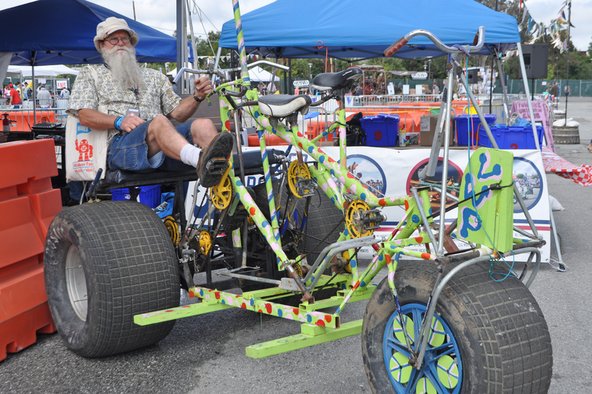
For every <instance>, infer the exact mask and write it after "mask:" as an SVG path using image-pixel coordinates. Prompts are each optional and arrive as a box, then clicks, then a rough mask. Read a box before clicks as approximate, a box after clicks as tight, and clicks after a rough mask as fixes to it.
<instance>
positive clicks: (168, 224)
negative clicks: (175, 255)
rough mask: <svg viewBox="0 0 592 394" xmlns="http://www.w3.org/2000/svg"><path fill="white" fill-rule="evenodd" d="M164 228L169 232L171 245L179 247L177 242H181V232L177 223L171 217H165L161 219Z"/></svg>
mask: <svg viewBox="0 0 592 394" xmlns="http://www.w3.org/2000/svg"><path fill="white" fill-rule="evenodd" d="M163 222H164V227H165V228H166V229H167V231H168V232H169V236H170V237H171V241H172V242H173V245H175V246H179V242H181V230H180V228H179V223H177V221H176V220H175V218H174V217H172V216H170V215H169V216H167V217H165V218H164V219H163Z"/></svg>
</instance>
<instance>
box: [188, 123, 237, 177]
mask: <svg viewBox="0 0 592 394" xmlns="http://www.w3.org/2000/svg"><path fill="white" fill-rule="evenodd" d="M233 145H234V138H233V137H232V134H230V133H228V132H222V133H220V134H218V135H217V136H216V137H215V138H214V139H213V140H212V142H210V144H209V145H208V146H207V148H205V149H204V150H203V151H201V153H200V155H199V161H198V162H197V177H198V178H199V182H200V184H201V185H202V186H203V187H212V186H215V185H217V184H218V183H220V180H221V179H222V175H224V173H225V172H226V170H227V169H228V165H229V163H228V159H229V158H230V154H231V153H232V147H233Z"/></svg>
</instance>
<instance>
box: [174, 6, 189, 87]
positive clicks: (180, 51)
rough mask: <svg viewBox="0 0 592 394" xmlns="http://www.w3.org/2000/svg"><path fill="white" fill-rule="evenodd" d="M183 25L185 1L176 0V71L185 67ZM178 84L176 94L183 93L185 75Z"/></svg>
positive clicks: (184, 26)
mask: <svg viewBox="0 0 592 394" xmlns="http://www.w3.org/2000/svg"><path fill="white" fill-rule="evenodd" d="M186 31H187V29H186V25H185V3H184V1H183V0H177V72H180V71H181V69H182V68H183V67H185V59H186V58H187V34H186ZM179 81H180V84H179V86H176V88H177V89H176V90H177V94H183V93H185V91H186V88H185V76H184V75H183V76H181V79H180V80H179Z"/></svg>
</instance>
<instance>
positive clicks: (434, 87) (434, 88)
mask: <svg viewBox="0 0 592 394" xmlns="http://www.w3.org/2000/svg"><path fill="white" fill-rule="evenodd" d="M432 94H435V95H438V94H440V88H439V87H438V84H437V83H436V81H434V83H433V84H432Z"/></svg>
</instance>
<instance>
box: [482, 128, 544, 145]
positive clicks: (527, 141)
mask: <svg viewBox="0 0 592 394" xmlns="http://www.w3.org/2000/svg"><path fill="white" fill-rule="evenodd" d="M536 130H537V136H538V137H539V145H540V146H542V144H543V126H537V127H536ZM491 134H493V137H494V138H495V141H496V142H497V145H498V146H499V148H500V149H536V145H535V143H534V135H533V134H532V127H531V126H530V125H524V126H506V125H502V124H498V125H493V126H491ZM478 142H479V146H485V147H488V148H492V147H493V145H492V144H491V141H490V140H489V137H487V133H486V132H485V130H480V131H479V141H478Z"/></svg>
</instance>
